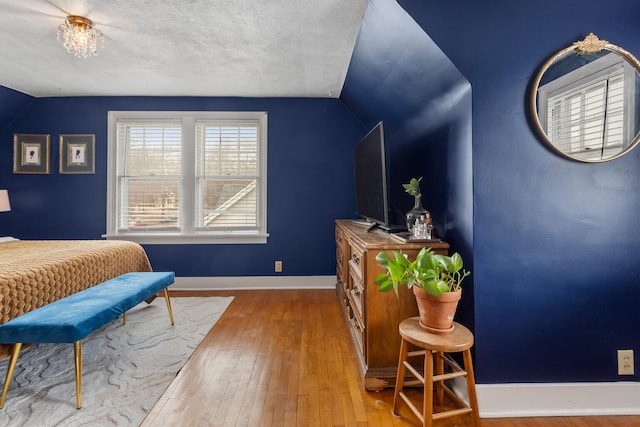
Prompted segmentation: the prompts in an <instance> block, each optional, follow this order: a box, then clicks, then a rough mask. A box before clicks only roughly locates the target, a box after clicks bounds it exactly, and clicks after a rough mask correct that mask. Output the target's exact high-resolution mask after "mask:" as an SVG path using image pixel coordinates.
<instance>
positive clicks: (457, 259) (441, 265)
mask: <svg viewBox="0 0 640 427" xmlns="http://www.w3.org/2000/svg"><path fill="white" fill-rule="evenodd" d="M376 261H378V264H379V265H380V266H381V267H382V268H383V269H384V270H386V272H385V273H381V274H379V275H378V276H377V277H376V278H375V279H374V283H375V284H376V285H377V286H378V290H379V291H382V292H389V291H391V290H392V289H393V290H394V291H395V293H396V295H397V294H398V285H399V284H404V285H406V286H407V287H408V288H412V289H413V293H414V295H415V296H416V302H417V304H418V312H419V313H420V325H421V326H422V327H423V328H424V329H426V330H428V331H429V332H434V333H449V332H451V331H453V327H454V325H453V316H454V315H455V312H456V309H457V307H458V301H460V297H461V296H462V287H461V285H462V281H463V280H464V278H465V277H467V276H469V275H470V274H471V272H469V271H466V270H464V269H463V268H462V266H463V261H462V257H461V256H460V254H459V253H457V252H456V253H454V254H453V255H451V256H447V255H440V254H436V253H434V252H433V251H432V250H431V248H422V249H421V250H420V252H419V253H418V255H417V256H416V259H415V260H414V261H409V259H408V257H407V256H406V255H405V254H403V253H402V252H398V251H392V256H389V254H388V253H387V252H380V253H379V254H378V255H377V256H376Z"/></svg>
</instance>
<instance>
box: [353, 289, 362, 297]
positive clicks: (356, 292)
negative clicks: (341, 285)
mask: <svg viewBox="0 0 640 427" xmlns="http://www.w3.org/2000/svg"><path fill="white" fill-rule="evenodd" d="M353 294H354V295H355V296H357V297H359V296H360V295H361V292H360V290H358V289H354V290H353Z"/></svg>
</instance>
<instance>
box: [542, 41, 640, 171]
mask: <svg viewBox="0 0 640 427" xmlns="http://www.w3.org/2000/svg"><path fill="white" fill-rule="evenodd" d="M639 89H640V62H638V60H637V59H636V58H635V57H634V56H633V55H631V54H630V53H629V52H627V51H626V50H624V49H622V48H620V47H618V46H615V45H612V44H611V43H609V42H607V41H606V40H600V39H598V37H596V36H595V35H593V33H592V34H589V35H588V36H587V37H586V38H585V39H584V40H583V41H579V42H575V43H573V44H572V45H571V46H569V47H567V48H565V49H563V50H561V51H560V52H558V53H556V54H555V55H554V56H552V57H551V58H550V59H549V60H548V61H547V62H546V63H545V64H544V65H543V66H542V68H541V69H540V71H539V72H538V74H537V75H536V78H535V80H534V81H533V84H532V86H531V111H532V115H533V120H534V123H535V125H536V127H537V128H538V131H539V132H540V134H541V135H542V137H543V138H544V139H545V141H546V142H547V143H548V144H549V146H550V147H551V148H552V149H553V150H554V151H556V152H557V153H558V154H560V155H562V156H564V157H567V158H570V159H573V160H578V161H581V162H604V161H608V160H613V159H615V158H618V157H620V156H622V155H623V154H625V153H627V152H629V151H630V150H631V149H633V148H634V147H635V146H636V145H637V144H638V142H639V141H640V119H639V117H638V115H639V113H640V96H638V94H639Z"/></svg>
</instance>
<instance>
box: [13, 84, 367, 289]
mask: <svg viewBox="0 0 640 427" xmlns="http://www.w3.org/2000/svg"><path fill="white" fill-rule="evenodd" d="M1 99H2V101H1V102H0V105H4V104H5V101H4V98H1ZM10 102H11V100H8V101H6V103H10ZM109 110H193V111H197V110H213V111H245V110H249V111H267V112H268V114H269V116H268V137H269V140H268V190H267V191H268V208H267V209H268V211H267V220H268V230H267V231H268V232H269V234H270V237H269V239H268V243H267V244H265V245H184V246H172V245H145V249H146V250H147V253H148V255H149V259H150V260H151V263H152V265H153V267H154V269H157V270H172V271H175V272H176V274H177V275H178V276H195V277H198V276H254V275H255V276H263V275H264V276H266V275H273V274H274V272H273V263H274V260H276V259H281V260H283V263H284V273H283V274H286V275H290V276H297V275H299V276H308V275H332V274H335V240H334V231H333V230H334V220H335V219H337V218H350V217H353V216H354V211H355V201H354V200H355V199H354V195H353V186H354V183H353V148H354V147H355V144H356V143H357V141H358V139H359V138H360V136H361V134H362V130H363V128H362V125H361V124H360V123H359V122H358V121H357V120H356V119H355V118H354V116H353V115H352V114H351V113H350V112H349V111H348V110H347V109H346V108H345V107H344V106H343V105H342V103H341V102H340V101H338V100H335V99H248V98H119V97H116V98H109V97H87V98H84V97H80V98H39V99H35V100H34V101H33V102H32V104H31V105H30V107H29V108H28V109H27V110H26V111H25V112H24V113H23V114H22V115H21V116H20V117H19V118H18V119H17V120H16V121H15V122H14V123H13V124H12V125H11V126H9V128H8V129H5V130H4V131H2V133H1V134H0V138H1V140H2V141H4V142H3V144H2V145H1V150H0V182H2V183H3V188H8V189H9V192H10V198H11V204H12V211H11V212H8V213H4V214H2V222H1V223H0V227H1V228H0V232H1V233H2V235H12V236H16V237H19V238H21V239H99V238H100V236H101V235H102V234H104V233H105V227H106V225H105V224H106V188H107V181H106V172H107V171H106V165H107V157H106V156H107V112H108V111H109ZM13 133H49V134H51V147H52V153H51V173H50V174H49V175H14V174H12V172H11V171H12V164H11V159H12V156H13V154H12V153H13V147H12V142H11V141H12V138H13ZM74 133H93V134H95V135H96V174H95V175H60V174H59V173H58V165H59V135H60V134H74Z"/></svg>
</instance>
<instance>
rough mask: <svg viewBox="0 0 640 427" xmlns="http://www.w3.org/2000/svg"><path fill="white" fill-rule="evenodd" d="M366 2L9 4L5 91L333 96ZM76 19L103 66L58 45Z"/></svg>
mask: <svg viewBox="0 0 640 427" xmlns="http://www.w3.org/2000/svg"><path fill="white" fill-rule="evenodd" d="M365 7H366V0H174V1H166V2H165V1H161V0H108V1H105V0H76V1H71V0H21V1H17V0H0V58H1V61H0V85H2V86H5V87H8V88H11V89H15V90H18V91H20V92H24V93H26V94H29V95H32V96H36V97H47V96H94V95H98V96H111V95H113V96H134V95H141V96H246V97H333V98H337V97H339V96H340V91H341V89H342V85H343V83H344V79H345V76H346V73H347V69H348V67H349V61H350V59H351V53H352V51H353V46H354V43H355V40H356V37H357V34H358V30H359V28H360V22H361V20H362V15H363V13H364V9H365ZM67 14H74V15H81V16H85V17H87V18H89V19H91V20H92V21H93V22H94V27H95V28H96V29H99V30H101V31H102V32H103V34H104V38H105V40H104V46H103V47H102V48H101V49H99V50H98V56H97V57H90V58H87V59H80V58H76V57H75V56H73V55H70V54H69V53H67V52H66V50H65V49H64V48H63V47H62V45H61V44H60V43H59V42H58V41H57V40H56V30H57V28H58V26H59V25H60V24H62V23H63V22H64V19H65V17H66V15H67Z"/></svg>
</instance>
